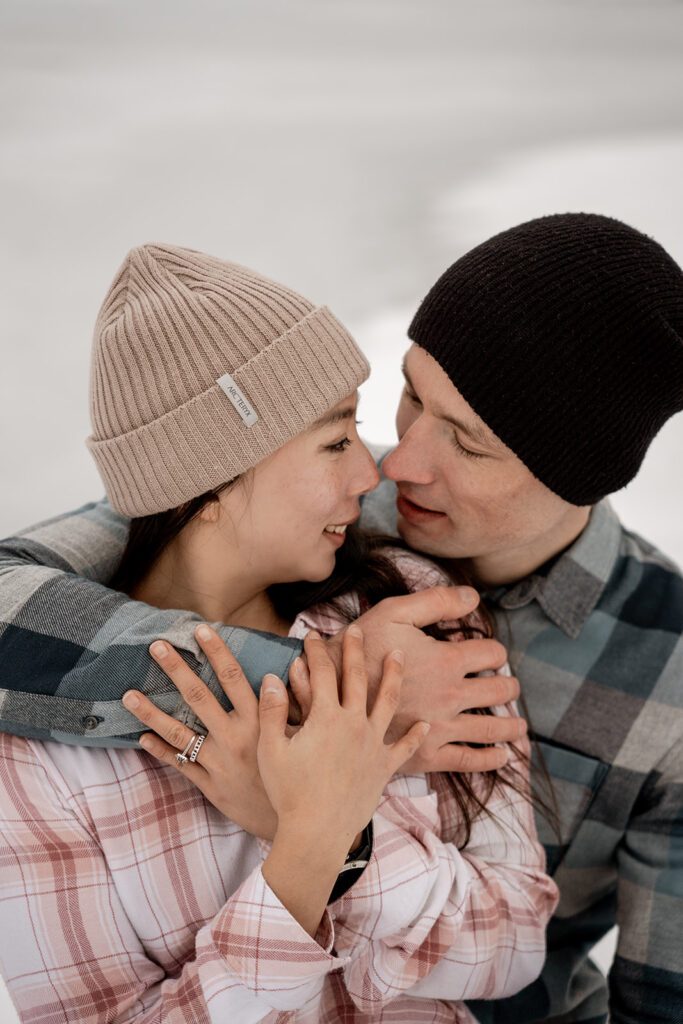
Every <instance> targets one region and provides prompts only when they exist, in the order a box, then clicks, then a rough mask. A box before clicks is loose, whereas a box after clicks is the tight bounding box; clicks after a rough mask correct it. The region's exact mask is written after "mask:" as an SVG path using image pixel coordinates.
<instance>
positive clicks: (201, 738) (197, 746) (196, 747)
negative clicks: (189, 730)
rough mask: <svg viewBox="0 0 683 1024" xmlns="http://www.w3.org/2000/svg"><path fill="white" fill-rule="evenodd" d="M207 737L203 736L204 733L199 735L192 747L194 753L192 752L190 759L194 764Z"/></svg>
mask: <svg viewBox="0 0 683 1024" xmlns="http://www.w3.org/2000/svg"><path fill="white" fill-rule="evenodd" d="M205 739H206V736H203V735H199V736H197V740H196V742H195V745H194V747H193V748H192V753H191V754H190V761H191V763H192V764H194V763H195V761H196V760H197V754H198V753H199V751H200V750H201V748H202V743H203V742H204V740H205Z"/></svg>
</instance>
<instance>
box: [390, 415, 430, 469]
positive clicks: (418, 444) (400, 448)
mask: <svg viewBox="0 0 683 1024" xmlns="http://www.w3.org/2000/svg"><path fill="white" fill-rule="evenodd" d="M419 422H420V421H419V420H418V421H417V422H416V423H413V425H412V426H411V427H410V428H409V429H408V430H406V432H405V434H404V435H403V437H402V438H401V440H400V441H399V443H398V444H397V445H396V447H395V448H394V450H393V451H392V452H389V454H388V455H387V456H386V458H385V459H384V461H383V462H382V472H383V473H384V475H385V476H386V477H387V479H388V480H393V481H395V482H396V483H398V482H399V481H401V480H403V481H405V482H406V483H414V484H429V483H432V481H433V479H434V473H433V470H432V465H431V458H430V453H429V442H428V440H427V438H426V437H424V436H422V432H421V431H420V430H419Z"/></svg>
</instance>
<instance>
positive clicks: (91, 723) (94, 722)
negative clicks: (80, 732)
mask: <svg viewBox="0 0 683 1024" xmlns="http://www.w3.org/2000/svg"><path fill="white" fill-rule="evenodd" d="M82 722H83V728H84V729H88V730H91V729H96V728H97V726H98V725H99V724H100V719H99V718H96V717H95V715H86V716H85V718H83V719H82Z"/></svg>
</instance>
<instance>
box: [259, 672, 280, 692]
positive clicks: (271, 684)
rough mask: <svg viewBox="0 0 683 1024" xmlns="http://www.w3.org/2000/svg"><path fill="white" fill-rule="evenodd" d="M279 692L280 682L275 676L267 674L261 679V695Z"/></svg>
mask: <svg viewBox="0 0 683 1024" xmlns="http://www.w3.org/2000/svg"><path fill="white" fill-rule="evenodd" d="M279 691H280V680H279V679H278V677H277V676H274V675H273V674H272V673H270V672H269V673H268V675H267V676H264V677H263V682H262V683H261V692H262V693H277V692H279Z"/></svg>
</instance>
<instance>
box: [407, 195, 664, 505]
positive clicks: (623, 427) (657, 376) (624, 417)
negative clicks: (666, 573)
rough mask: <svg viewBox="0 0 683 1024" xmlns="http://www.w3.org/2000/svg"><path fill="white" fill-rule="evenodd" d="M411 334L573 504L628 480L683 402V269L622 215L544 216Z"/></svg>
mask: <svg viewBox="0 0 683 1024" xmlns="http://www.w3.org/2000/svg"><path fill="white" fill-rule="evenodd" d="M408 335H409V337H410V338H411V339H412V340H413V341H414V342H415V343H416V344H418V345H419V346H420V347H421V348H423V349H424V350H425V351H427V352H429V353H430V355H432V356H433V357H434V358H435V359H436V360H437V361H438V362H439V364H440V365H441V366H442V368H443V369H444V370H445V371H446V373H447V374H448V376H449V377H450V379H451V380H452V382H453V384H454V385H455V386H456V388H457V389H458V391H459V392H460V393H461V394H462V396H463V397H464V398H465V399H466V401H467V402H468V403H469V404H470V405H471V406H472V408H473V409H474V411H475V412H476V413H477V414H478V415H479V416H480V417H481V419H482V420H483V421H484V422H485V423H486V424H487V425H488V426H489V427H490V428H491V430H493V431H494V433H495V434H497V436H498V437H499V438H500V439H501V440H502V441H504V442H505V444H506V445H507V446H508V447H509V448H511V449H512V451H513V452H514V453H515V454H516V455H517V456H518V457H519V458H520V459H521V460H522V462H524V463H525V465H526V466H527V467H528V468H529V469H530V470H531V472H532V473H533V474H534V475H535V476H536V477H538V479H539V480H541V481H542V482H543V483H544V484H545V485H546V486H547V487H549V488H550V490H551V491H554V492H555V493H556V494H558V495H559V496H560V497H561V498H564V499H565V501H568V502H570V503H571V504H573V505H592V504H593V503H594V502H596V501H598V500H599V499H600V498H602V497H604V496H605V495H606V494H610V493H611V492H612V491H616V490H619V488H620V487H623V486H624V485H625V484H627V483H628V482H629V480H631V479H632V478H633V477H634V476H635V474H636V473H637V471H638V468H639V466H640V464H641V462H642V460H643V456H644V455H645V452H646V451H647V448H648V445H649V444H650V441H651V440H652V438H653V437H654V436H655V434H656V433H657V431H658V430H659V429H660V427H661V426H662V425H663V424H664V422H665V421H666V420H667V419H668V418H669V416H671V415H672V414H673V413H675V412H678V411H679V410H680V409H681V408H683V271H681V269H680V267H679V266H678V265H677V264H676V263H675V262H674V261H673V260H672V259H671V257H670V256H669V255H668V254H667V253H666V252H665V251H664V249H662V247H661V246H660V245H658V244H657V243H656V242H654V241H653V240H652V239H651V238H647V237H646V236H645V235H642V234H641V233H640V232H639V231H636V230H635V229H634V228H631V227H629V226H628V225H626V224H622V223H621V221H618V220H612V219H611V218H609V217H601V216H598V215H596V214H583V213H565V214H557V215H554V216H551V217H541V218H539V219H537V220H532V221H529V222H528V223H526V224H521V225H519V226H518V227H515V228H511V229H510V230H509V231H503V232H502V234H499V235H496V236H495V237H494V238H491V239H489V241H488V242H484V243H483V244H482V245H479V246H477V247H476V248H475V249H472V251H471V252H469V253H467V254H466V255H465V256H463V257H462V258H461V259H459V260H458V261H457V262H456V263H454V264H453V266H451V267H450V268H449V269H448V270H447V271H446V272H445V274H443V276H442V277H440V278H439V280H438V281H437V282H436V284H435V285H434V287H433V288H432V290H431V291H430V292H429V294H428V295H427V297H426V298H425V299H424V301H423V302H422V304H421V306H420V308H419V309H418V311H417V313H416V314H415V318H414V319H413V322H412V323H411V325H410V328H409V330H408ZM672 468H673V467H672Z"/></svg>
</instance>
